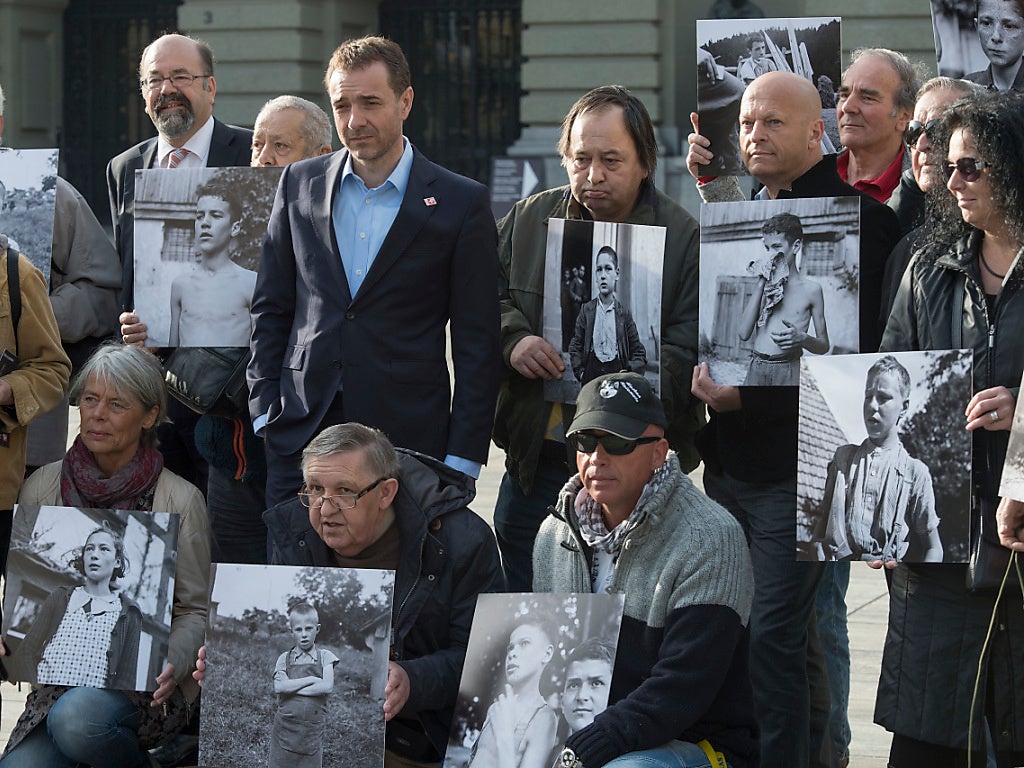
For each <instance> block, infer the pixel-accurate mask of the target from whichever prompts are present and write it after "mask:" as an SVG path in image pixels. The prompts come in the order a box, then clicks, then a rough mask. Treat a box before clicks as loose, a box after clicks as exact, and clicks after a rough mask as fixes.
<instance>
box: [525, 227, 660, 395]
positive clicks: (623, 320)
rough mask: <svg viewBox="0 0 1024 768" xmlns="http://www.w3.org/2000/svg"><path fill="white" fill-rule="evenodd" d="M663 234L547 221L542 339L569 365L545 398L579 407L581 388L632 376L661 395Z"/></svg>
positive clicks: (655, 230)
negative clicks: (609, 376) (611, 376)
mask: <svg viewBox="0 0 1024 768" xmlns="http://www.w3.org/2000/svg"><path fill="white" fill-rule="evenodd" d="M664 264H665V229H664V227H652V226H646V225H641V224H617V223H614V222H606V221H575V220H567V219H550V220H549V221H548V239H547V251H546V256H545V264H544V338H545V339H546V340H547V341H548V343H550V344H551V346H553V347H554V348H555V349H557V350H558V351H559V352H560V353H561V355H562V360H563V362H564V363H565V372H564V373H563V374H562V378H561V379H560V380H559V379H553V380H551V381H546V382H544V399H545V400H548V401H549V402H553V403H575V402H576V396H577V395H578V394H579V391H580V387H582V386H583V385H584V384H586V383H587V382H588V381H590V380H591V379H593V378H596V377H598V376H600V375H602V374H605V373H616V372H618V371H625V370H628V371H632V372H633V373H639V374H640V375H642V376H645V377H646V378H647V379H648V380H649V381H650V382H651V385H652V386H653V387H654V391H655V392H660V389H661V274H662V270H663V268H664Z"/></svg>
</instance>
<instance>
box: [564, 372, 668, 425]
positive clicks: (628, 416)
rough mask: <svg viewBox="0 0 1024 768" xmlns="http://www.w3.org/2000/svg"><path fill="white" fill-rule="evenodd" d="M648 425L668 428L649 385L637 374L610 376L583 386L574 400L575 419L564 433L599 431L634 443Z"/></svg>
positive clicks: (600, 377)
mask: <svg viewBox="0 0 1024 768" xmlns="http://www.w3.org/2000/svg"><path fill="white" fill-rule="evenodd" d="M650 424H656V425H657V426H659V427H662V428H665V427H667V426H668V420H667V419H666V418H665V409H664V408H663V407H662V405H661V400H659V399H658V396H657V395H655V394H654V389H653V388H652V387H651V385H650V382H648V381H647V379H645V378H644V377H643V376H641V375H640V374H639V373H609V374H606V375H605V376H598V377H597V378H596V379H593V380H591V381H588V382H587V383H586V384H584V385H583V389H581V390H580V394H579V397H578V398H577V399H576V417H575V418H574V419H573V420H572V424H570V425H569V429H568V430H567V431H566V434H567V435H571V434H573V433H575V432H583V431H584V430H588V429H600V430H602V431H604V432H609V433H611V434H613V435H618V436H619V437H624V438H626V439H627V440H635V439H637V438H638V437H640V436H641V435H642V434H643V432H644V430H645V429H647V427H648V426H649V425H650Z"/></svg>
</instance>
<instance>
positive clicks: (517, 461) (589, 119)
mask: <svg viewBox="0 0 1024 768" xmlns="http://www.w3.org/2000/svg"><path fill="white" fill-rule="evenodd" d="M558 151H559V154H561V156H562V165H564V166H565V168H566V171H567V172H568V176H569V184H568V185H567V186H564V187H558V188H556V189H549V190H547V191H545V192H540V193H538V194H536V195H533V196H531V197H528V198H526V199H525V200H520V201H519V202H518V203H516V205H515V207H513V209H512V210H511V211H510V212H509V214H508V215H507V216H506V217H505V218H504V219H502V220H501V221H500V222H498V255H499V259H500V278H499V288H498V290H499V296H500V299H501V344H502V357H503V359H504V362H505V368H504V375H503V379H502V383H501V388H500V390H499V393H498V406H497V414H496V416H495V423H494V442H495V443H496V444H497V445H498V446H499V447H500V448H503V449H504V450H505V454H506V459H505V469H506V472H505V476H504V478H502V481H501V487H500V489H499V491H498V502H497V505H496V507H495V512H494V524H495V530H496V532H497V535H498V544H499V546H500V548H501V555H502V561H503V563H504V566H505V575H506V577H507V578H508V582H509V588H510V589H511V590H513V591H517V590H523V591H525V590H529V589H531V588H532V581H533V569H532V563H531V557H532V552H533V540H534V538H535V537H536V534H537V530H538V529H539V528H540V524H541V522H542V521H543V520H544V518H545V516H546V515H547V509H548V507H549V506H550V505H551V504H552V503H554V500H555V498H556V497H557V495H558V491H559V490H561V488H562V486H563V485H564V483H565V481H566V480H568V479H569V476H570V475H571V474H572V470H571V469H570V467H572V466H574V462H575V454H574V455H573V459H572V463H570V461H569V460H568V458H567V452H566V447H565V425H566V424H568V423H569V422H570V421H571V420H572V416H573V407H572V406H568V405H561V404H557V403H549V402H545V400H544V382H545V381H548V380H551V379H560V378H562V376H563V375H566V374H565V365H564V362H563V360H562V356H561V355H560V354H559V352H558V350H556V349H555V348H554V347H553V346H551V344H549V343H548V342H547V341H545V340H544V338H543V337H542V333H543V302H544V261H545V248H546V243H547V222H548V219H550V218H565V219H583V220H593V221H609V222H624V223H628V224H646V225H652V226H661V227H665V228H666V233H665V235H666V237H665V265H664V274H663V280H662V304H661V361H660V362H661V376H662V382H661V398H662V401H663V404H664V406H665V411H666V413H667V415H668V421H669V425H668V430H667V434H666V436H667V437H668V440H669V444H670V446H671V447H672V449H673V450H674V451H676V453H677V454H678V455H679V461H680V464H681V465H682V467H683V470H684V471H686V472H689V471H691V470H692V469H694V468H695V467H696V466H697V464H698V463H699V457H698V455H697V451H696V449H695V448H694V445H693V437H694V434H695V432H696V431H697V430H698V429H699V428H700V427H701V426H702V425H703V424H704V406H703V405H702V404H701V403H700V401H698V400H697V399H696V398H694V397H693V396H692V395H691V394H690V377H691V371H692V370H693V365H694V364H695V362H696V360H697V262H698V254H697V248H698V246H697V244H698V233H697V222H696V221H694V219H693V217H691V216H690V215H689V214H688V213H686V211H684V210H683V209H682V208H681V207H679V205H677V204H676V203H675V202H674V201H673V200H672V199H671V198H669V197H668V196H667V195H664V194H662V193H661V192H659V191H658V190H657V189H655V187H654V167H655V163H656V162H657V141H656V140H655V137H654V127H653V125H652V123H651V118H650V115H648V113H647V109H646V108H645V107H644V105H643V103H642V102H641V101H640V100H639V99H638V98H637V97H636V96H634V95H633V94H631V93H630V92H629V91H628V90H626V89H625V88H623V87H622V86H617V85H608V86H602V87H600V88H595V89H594V90H592V91H590V92H589V93H587V94H585V95H584V96H583V97H582V98H580V99H579V101H577V102H576V103H575V104H574V105H573V106H572V108H571V109H570V110H569V113H568V114H567V115H566V117H565V120H564V121H563V122H562V135H561V138H560V140H559V142H558ZM569 375H570V376H571V374H569Z"/></svg>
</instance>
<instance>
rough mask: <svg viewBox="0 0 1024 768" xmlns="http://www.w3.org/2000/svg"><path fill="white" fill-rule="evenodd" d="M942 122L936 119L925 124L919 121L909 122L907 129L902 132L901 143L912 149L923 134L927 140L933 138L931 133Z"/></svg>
mask: <svg viewBox="0 0 1024 768" xmlns="http://www.w3.org/2000/svg"><path fill="white" fill-rule="evenodd" d="M941 122H942V120H941V119H940V118H938V117H936V118H934V119H932V120H929V121H928V122H927V123H922V122H921V121H920V120H911V121H910V122H909V123H907V128H906V130H905V131H903V143H904V144H906V145H907V146H908V147H910V148H911V149H913V148H914V147H915V146H917V140H918V139H920V138H921V134H922V133H923V134H924V135H926V136H927V137H928V138H929V139H931V138H933V137H934V134H933V133H932V131H934V130H935V129H936V128H938V127H939V123H941Z"/></svg>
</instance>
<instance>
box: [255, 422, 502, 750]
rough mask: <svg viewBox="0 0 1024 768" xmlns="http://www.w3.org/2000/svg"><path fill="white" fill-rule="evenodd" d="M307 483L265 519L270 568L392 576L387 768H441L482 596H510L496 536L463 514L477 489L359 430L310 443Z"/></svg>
mask: <svg viewBox="0 0 1024 768" xmlns="http://www.w3.org/2000/svg"><path fill="white" fill-rule="evenodd" d="M302 473H303V477H304V479H305V483H306V485H305V487H304V488H303V491H302V493H300V494H299V497H298V498H297V499H292V500H291V501H285V502H282V503H281V504H278V505H277V506H276V507H274V508H272V509H269V510H267V512H266V513H264V516H263V519H264V520H265V521H266V524H267V530H268V532H269V536H268V542H269V550H270V562H271V563H272V564H277V565H315V566H336V567H344V568H387V569H392V570H394V571H395V592H394V607H393V609H392V630H391V631H392V637H391V642H392V653H391V659H392V660H391V662H390V663H389V665H388V680H387V687H386V688H385V689H384V696H385V701H384V717H385V719H386V720H387V721H388V725H387V736H386V749H387V753H386V755H385V768H389V766H392V765H395V766H400V765H417V766H419V765H435V764H437V763H438V762H439V761H440V760H441V756H442V755H443V754H444V750H445V745H446V743H447V741H448V731H449V729H450V726H451V718H452V711H453V708H454V706H455V698H456V695H457V694H458V690H459V678H460V676H461V674H462V664H463V661H464V660H465V656H466V643H467V641H468V639H469V629H470V626H471V625H472V623H473V612H474V610H475V608H476V598H477V595H479V594H480V593H481V592H501V591H503V590H504V588H505V579H504V576H503V575H502V571H501V564H500V561H499V558H498V548H497V544H496V542H495V540H494V534H493V533H492V532H491V529H490V527H489V526H488V525H487V523H485V522H484V521H483V520H482V519H481V518H480V517H478V516H477V515H476V514H475V513H474V512H473V511H472V510H471V509H469V507H468V506H467V505H468V504H469V503H470V502H471V501H472V500H473V497H474V495H475V491H474V483H473V481H472V479H470V478H469V476H468V475H465V474H463V473H462V472H459V471H457V470H455V469H452V468H451V467H449V466H447V465H446V464H443V463H442V462H440V461H437V460H436V459H433V458H431V457H429V456H425V455H423V454H419V453H414V452H412V451H406V450H403V449H398V450H397V451H396V450H395V449H394V448H393V447H392V445H391V443H390V442H389V441H388V439H387V438H386V437H385V436H384V434H383V433H382V432H380V431H379V430H376V429H373V428H372V427H365V426H363V425H362V424H353V423H348V424H339V425H337V426H333V427H328V428H327V429H325V430H323V432H321V433H320V434H319V435H317V436H316V437H314V438H313V440H312V441H311V442H310V444H309V445H308V446H306V449H305V450H304V451H303V452H302ZM403 761H413V762H411V763H409V762H403Z"/></svg>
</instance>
